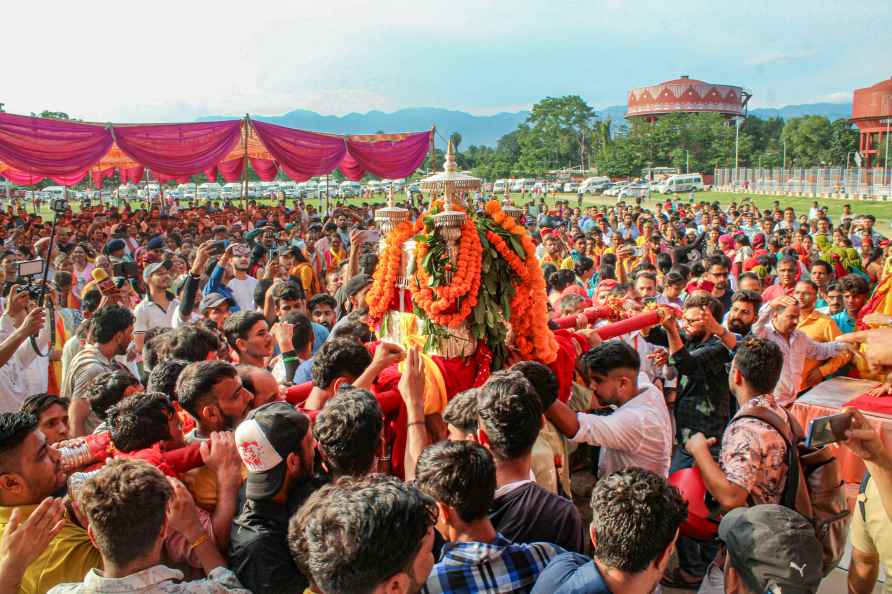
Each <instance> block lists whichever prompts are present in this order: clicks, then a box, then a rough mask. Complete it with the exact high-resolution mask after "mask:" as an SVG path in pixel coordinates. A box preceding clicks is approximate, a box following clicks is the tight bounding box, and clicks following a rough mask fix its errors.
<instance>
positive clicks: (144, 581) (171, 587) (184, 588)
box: [49, 565, 251, 594]
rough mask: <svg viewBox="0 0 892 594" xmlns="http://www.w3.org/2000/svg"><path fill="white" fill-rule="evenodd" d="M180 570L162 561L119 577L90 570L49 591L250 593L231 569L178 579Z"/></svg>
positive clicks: (61, 593) (69, 593) (64, 593)
mask: <svg viewBox="0 0 892 594" xmlns="http://www.w3.org/2000/svg"><path fill="white" fill-rule="evenodd" d="M182 579H183V573H182V572H181V571H178V570H176V569H171V568H170V567H166V566H164V565H155V566H154V567H150V568H148V569H144V570H142V571H139V572H137V573H134V574H131V575H128V576H127V577H123V578H117V579H115V578H107V577H104V576H103V575H102V572H100V571H99V570H96V569H92V570H90V572H89V573H87V575H86V576H85V577H84V581H83V583H81V584H59V585H58V586H56V587H55V588H52V589H51V590H50V591H49V594H86V593H87V592H90V593H91V594H92V593H103V594H106V593H107V594H125V593H131V594H132V593H134V592H138V593H139V594H251V593H250V591H248V590H246V589H244V588H243V587H242V585H241V584H240V583H239V581H238V578H236V577H235V574H234V573H232V570H230V569H227V568H225V567H217V568H216V569H214V570H212V571H211V573H210V574H208V576H207V577H206V578H205V579H202V580H194V581H191V582H184V581H181V580H182Z"/></svg>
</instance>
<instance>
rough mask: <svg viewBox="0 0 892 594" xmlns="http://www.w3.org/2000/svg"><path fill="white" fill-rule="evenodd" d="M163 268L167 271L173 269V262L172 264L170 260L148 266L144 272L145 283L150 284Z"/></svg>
mask: <svg viewBox="0 0 892 594" xmlns="http://www.w3.org/2000/svg"><path fill="white" fill-rule="evenodd" d="M162 268H164V269H165V270H170V269H171V268H173V262H171V261H170V260H162V261H161V262H152V263H151V264H149V265H147V266H146V268H145V270H143V271H142V280H143V281H145V282H149V278H150V277H151V276H152V275H153V274H155V273H156V272H158V271H159V270H161V269H162Z"/></svg>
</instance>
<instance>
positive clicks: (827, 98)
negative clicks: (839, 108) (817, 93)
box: [817, 91, 852, 103]
mask: <svg viewBox="0 0 892 594" xmlns="http://www.w3.org/2000/svg"><path fill="white" fill-rule="evenodd" d="M851 101H852V91H837V92H836V93H828V94H827V95H823V96H821V97H818V99H817V102H819V103H851Z"/></svg>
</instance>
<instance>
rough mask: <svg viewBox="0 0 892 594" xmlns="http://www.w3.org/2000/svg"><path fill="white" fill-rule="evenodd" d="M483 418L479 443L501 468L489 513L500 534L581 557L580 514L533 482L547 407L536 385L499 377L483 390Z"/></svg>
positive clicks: (515, 376) (508, 374)
mask: <svg viewBox="0 0 892 594" xmlns="http://www.w3.org/2000/svg"><path fill="white" fill-rule="evenodd" d="M478 416H479V419H480V423H479V427H478V429H477V438H478V441H480V443H481V444H483V446H484V447H486V448H488V449H489V451H490V452H492V455H493V458H494V459H495V463H496V479H497V488H496V497H495V501H493V504H492V507H491V509H490V519H491V520H492V523H493V526H495V528H496V530H498V531H499V532H500V533H502V534H503V535H505V537H506V538H508V539H509V540H511V541H513V542H517V543H533V542H550V543H553V544H556V545H559V546H561V547H563V548H565V549H567V550H568V551H575V552H582V551H583V548H584V546H585V535H584V532H583V528H582V520H581V519H580V517H579V510H577V509H576V506H575V505H573V502H572V501H569V500H568V499H565V498H563V497H561V496H559V495H555V494H554V493H551V492H549V491H547V490H545V489H543V488H542V487H540V486H539V485H537V484H536V483H534V482H533V481H532V480H531V475H530V465H531V453H532V450H533V444H534V443H535V441H536V437H537V436H538V435H539V430H540V429H541V428H542V403H541V401H540V400H539V396H538V394H537V393H536V391H535V389H534V388H533V386H532V385H531V384H530V383H529V382H528V381H527V380H526V378H524V376H523V375H521V374H520V373H519V372H516V371H501V372H497V373H494V374H493V375H492V377H490V379H489V381H488V382H486V384H484V386H483V388H482V390H481V394H480V400H479V404H478Z"/></svg>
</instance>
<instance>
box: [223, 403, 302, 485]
mask: <svg viewBox="0 0 892 594" xmlns="http://www.w3.org/2000/svg"><path fill="white" fill-rule="evenodd" d="M309 430H310V419H309V418H308V417H307V415H305V414H303V413H301V412H298V411H296V410H295V409H294V407H293V406H291V405H290V404H288V403H287V402H269V403H267V404H264V405H263V406H261V407H259V408H255V409H254V410H252V411H251V412H250V413H248V417H247V418H246V419H245V420H244V421H242V423H241V424H239V426H238V427H237V428H236V430H235V444H236V446H237V447H238V453H239V456H240V457H241V459H242V462H244V464H245V466H246V467H247V468H248V480H247V481H246V483H245V495H246V496H247V497H248V499H254V500H258V499H269V498H270V497H272V496H273V495H275V494H276V493H277V492H278V491H279V489H280V488H281V486H282V481H284V480H285V458H287V457H288V454H291V453H293V452H297V451H298V449H299V448H300V444H301V442H302V441H303V439H304V436H306V434H307V431H309Z"/></svg>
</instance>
